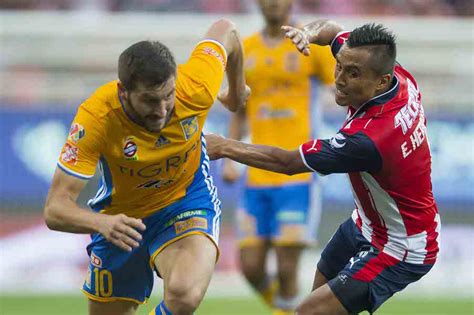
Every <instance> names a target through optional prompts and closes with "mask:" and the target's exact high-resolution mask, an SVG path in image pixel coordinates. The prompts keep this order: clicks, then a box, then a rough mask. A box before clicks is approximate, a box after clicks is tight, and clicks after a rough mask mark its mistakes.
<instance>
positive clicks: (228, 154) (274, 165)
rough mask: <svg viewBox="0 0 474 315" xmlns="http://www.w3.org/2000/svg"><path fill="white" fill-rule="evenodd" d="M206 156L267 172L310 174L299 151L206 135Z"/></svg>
mask: <svg viewBox="0 0 474 315" xmlns="http://www.w3.org/2000/svg"><path fill="white" fill-rule="evenodd" d="M206 142H207V154H208V155H209V158H210V159H211V160H217V159H220V158H229V159H231V160H234V161H237V162H239V163H242V164H246V165H248V166H252V167H256V168H261V169H264V170H267V171H272V172H276V173H282V174H287V175H294V174H299V173H306V172H310V171H311V170H310V169H308V168H307V167H306V165H305V164H304V162H303V160H302V159H301V156H300V153H299V150H293V151H288V150H283V149H280V148H277V147H272V146H265V145H256V144H248V143H244V142H241V141H236V140H232V139H227V138H224V137H221V136H219V135H216V134H207V135H206Z"/></svg>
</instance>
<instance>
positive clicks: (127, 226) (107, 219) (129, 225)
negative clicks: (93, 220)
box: [98, 214, 146, 252]
mask: <svg viewBox="0 0 474 315" xmlns="http://www.w3.org/2000/svg"><path fill="white" fill-rule="evenodd" d="M100 218H101V221H100V223H99V229H98V230H99V233H100V234H102V235H103V236H104V237H105V238H106V239H107V240H108V241H109V242H111V243H112V244H114V245H115V246H117V247H119V248H121V249H123V250H125V251H127V252H131V251H132V250H133V249H134V248H137V247H138V246H140V241H141V240H142V235H141V232H143V231H145V229H146V226H145V224H143V222H142V220H140V219H135V218H131V217H128V216H126V215H125V214H116V215H106V214H104V215H103V216H100Z"/></svg>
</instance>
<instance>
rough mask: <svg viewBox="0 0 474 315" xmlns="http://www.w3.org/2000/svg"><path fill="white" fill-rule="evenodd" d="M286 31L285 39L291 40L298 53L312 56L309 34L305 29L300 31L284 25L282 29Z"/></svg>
mask: <svg viewBox="0 0 474 315" xmlns="http://www.w3.org/2000/svg"><path fill="white" fill-rule="evenodd" d="M281 29H282V30H284V31H285V37H286V38H289V39H290V40H291V42H292V43H293V44H294V45H295V46H296V48H297V49H298V51H299V52H300V53H302V54H303V55H305V56H309V55H310V50H309V43H310V41H309V34H308V32H307V31H305V30H304V29H300V28H297V27H293V26H288V25H284V26H282V27H281Z"/></svg>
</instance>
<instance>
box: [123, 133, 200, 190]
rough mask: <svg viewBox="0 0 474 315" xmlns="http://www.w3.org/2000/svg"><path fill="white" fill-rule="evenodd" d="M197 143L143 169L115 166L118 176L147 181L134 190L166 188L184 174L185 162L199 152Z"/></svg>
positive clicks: (198, 141) (197, 141)
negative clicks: (118, 172)
mask: <svg viewBox="0 0 474 315" xmlns="http://www.w3.org/2000/svg"><path fill="white" fill-rule="evenodd" d="M199 143H200V139H198V140H196V141H195V142H194V143H193V144H192V146H191V147H190V148H189V149H187V150H186V151H184V152H181V153H180V154H177V155H172V156H169V157H167V158H166V159H164V160H162V161H159V162H157V163H152V164H149V165H146V166H144V167H131V166H130V165H117V167H118V168H119V171H120V174H123V175H128V176H130V177H138V178H143V179H147V181H146V182H143V183H141V184H140V185H138V186H137V187H136V188H159V187H162V186H167V185H169V184H171V183H173V182H174V181H175V179H176V178H177V177H179V176H181V175H182V174H184V173H185V172H186V168H185V167H186V166H187V165H186V162H188V160H189V159H190V158H191V157H192V156H193V152H194V156H195V155H196V154H197V153H198V152H199V151H198V150H197V149H198V148H199ZM183 168H184V169H183ZM157 177H158V178H157Z"/></svg>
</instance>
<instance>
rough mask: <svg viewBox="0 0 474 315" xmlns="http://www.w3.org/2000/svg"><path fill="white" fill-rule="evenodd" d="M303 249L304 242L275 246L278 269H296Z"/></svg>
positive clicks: (285, 270) (290, 270)
mask: <svg viewBox="0 0 474 315" xmlns="http://www.w3.org/2000/svg"><path fill="white" fill-rule="evenodd" d="M304 249H305V245H304V244H295V245H289V246H275V253H276V258H277V268H278V270H279V271H283V272H292V271H296V269H297V267H298V264H299V261H300V258H301V254H302V252H303V250H304Z"/></svg>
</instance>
